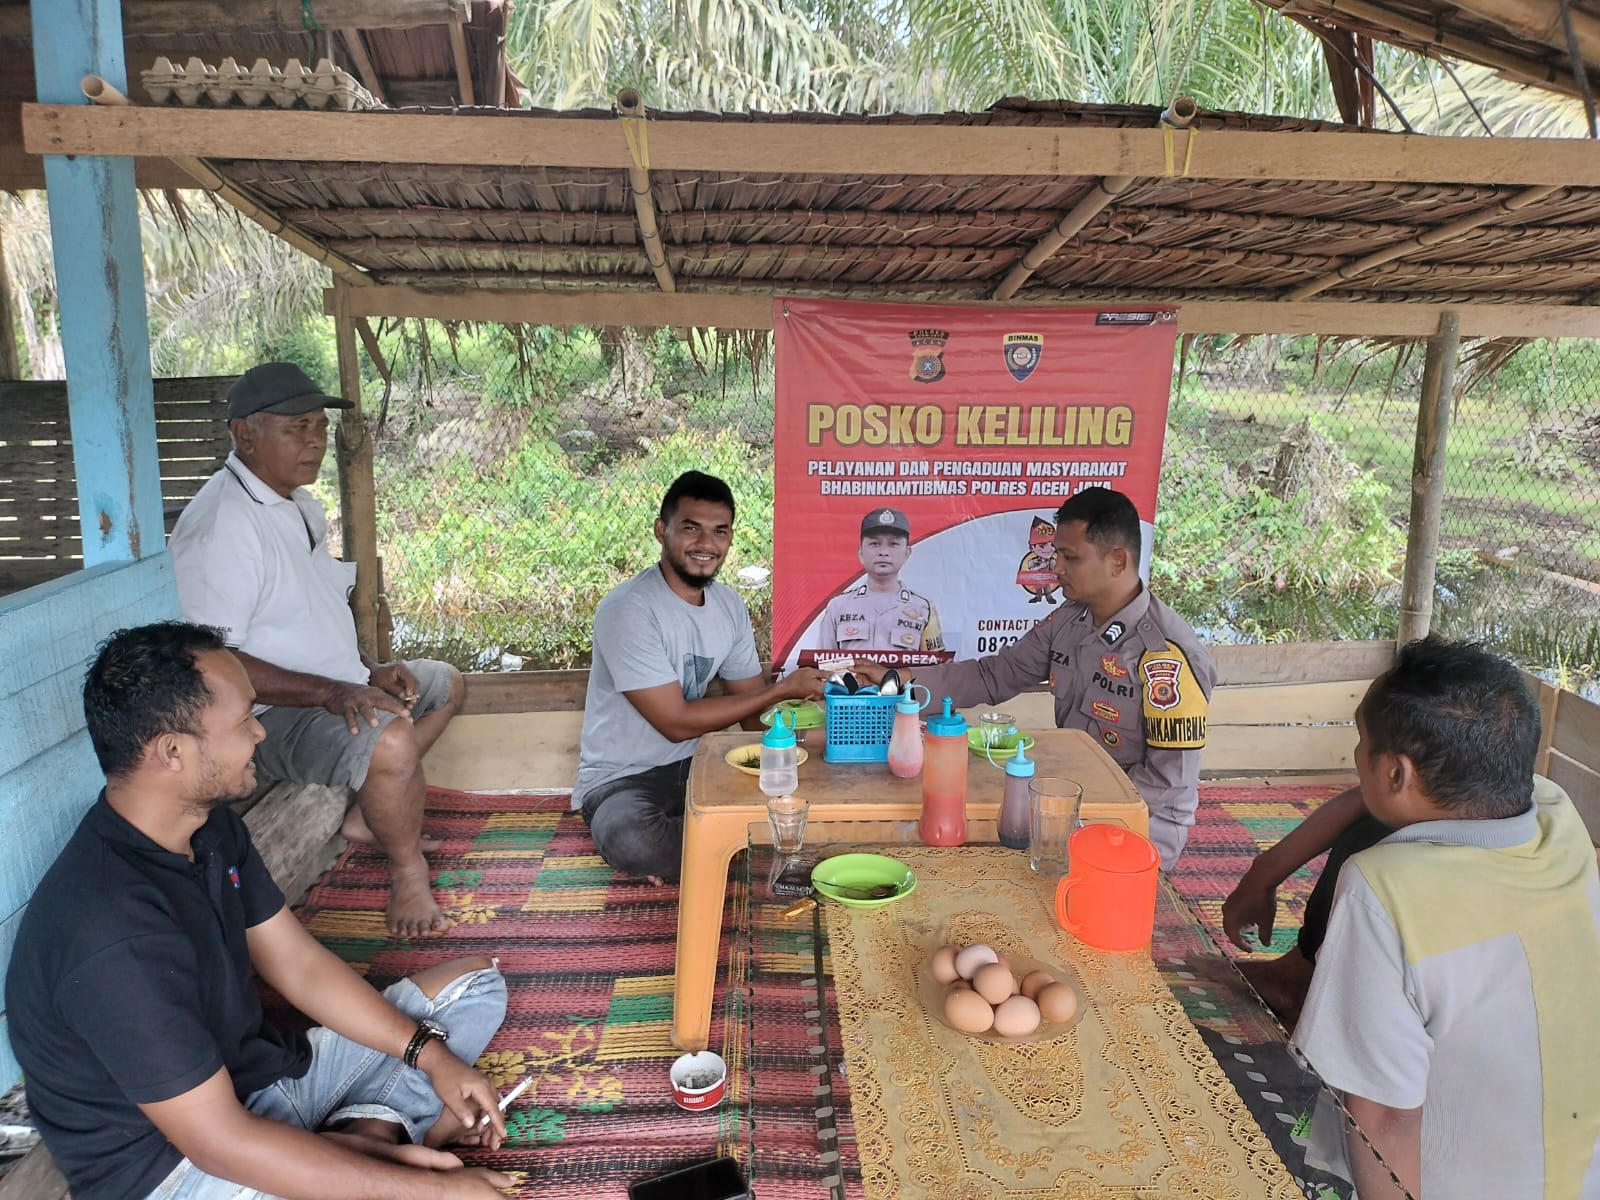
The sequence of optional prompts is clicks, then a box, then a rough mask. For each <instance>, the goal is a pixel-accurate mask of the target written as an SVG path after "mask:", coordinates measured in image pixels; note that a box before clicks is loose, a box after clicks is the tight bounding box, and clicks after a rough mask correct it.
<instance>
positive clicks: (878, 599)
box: [817, 508, 944, 651]
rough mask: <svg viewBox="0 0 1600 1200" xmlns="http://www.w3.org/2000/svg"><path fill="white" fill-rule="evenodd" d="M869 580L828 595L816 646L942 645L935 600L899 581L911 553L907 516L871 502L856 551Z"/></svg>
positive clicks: (914, 647) (895, 647)
mask: <svg viewBox="0 0 1600 1200" xmlns="http://www.w3.org/2000/svg"><path fill="white" fill-rule="evenodd" d="M857 555H858V557H859V558H860V559H861V567H862V569H863V570H864V571H866V573H867V581H866V582H865V583H863V584H861V585H860V586H859V587H853V588H850V589H848V590H847V591H845V592H842V593H841V594H839V595H837V596H835V597H834V598H833V599H832V600H830V601H828V607H827V608H825V609H824V610H823V612H822V624H821V628H820V630H819V634H820V636H819V638H818V640H817V648H818V649H820V650H856V651H864V650H943V649H944V636H943V634H942V633H941V632H940V630H939V614H938V612H937V611H936V610H935V609H934V607H933V601H932V600H929V599H928V598H927V597H926V596H919V595H917V593H916V592H913V591H911V590H910V589H909V588H903V587H901V586H900V571H901V570H902V568H904V567H905V565H906V560H907V559H909V558H910V557H911V522H910V521H909V520H907V518H906V515H905V513H903V512H901V511H900V510H899V509H898V508H875V509H873V510H872V511H871V512H869V513H868V514H867V515H866V516H865V517H863V518H861V549H860V550H859V551H857Z"/></svg>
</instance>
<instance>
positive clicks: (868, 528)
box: [861, 508, 911, 540]
mask: <svg viewBox="0 0 1600 1200" xmlns="http://www.w3.org/2000/svg"><path fill="white" fill-rule="evenodd" d="M874 533H898V534H899V535H900V536H901V537H903V538H906V539H908V540H909V539H910V537H911V521H910V519H909V518H908V517H907V516H906V515H905V513H903V512H901V511H900V510H899V509H898V508H875V509H873V510H872V511H871V512H869V513H868V514H867V515H866V516H864V517H862V518H861V536H862V537H870V536H871V535H872V534H874Z"/></svg>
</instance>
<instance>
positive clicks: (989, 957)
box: [956, 942, 1000, 979]
mask: <svg viewBox="0 0 1600 1200" xmlns="http://www.w3.org/2000/svg"><path fill="white" fill-rule="evenodd" d="M999 958H1000V956H999V955H998V954H996V953H995V952H994V950H993V949H992V948H990V947H988V946H985V945H984V944H983V943H982V942H979V943H977V944H976V945H973V946H967V947H964V948H963V949H961V950H958V951H957V952H956V974H957V975H959V976H961V978H963V979H971V978H972V977H973V976H974V975H976V974H977V973H978V968H979V967H981V966H983V965H984V964H985V963H992V962H997V961H998V960H999Z"/></svg>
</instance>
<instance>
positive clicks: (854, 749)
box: [822, 692, 900, 763]
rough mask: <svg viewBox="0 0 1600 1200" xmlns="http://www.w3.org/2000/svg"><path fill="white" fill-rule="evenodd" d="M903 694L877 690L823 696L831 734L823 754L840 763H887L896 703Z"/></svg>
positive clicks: (827, 758)
mask: <svg viewBox="0 0 1600 1200" xmlns="http://www.w3.org/2000/svg"><path fill="white" fill-rule="evenodd" d="M899 698H900V697H898V696H895V695H889V696H883V695H879V694H878V693H877V692H864V693H858V694H856V695H854V696H824V697H823V700H824V707H825V709H826V712H827V717H828V737H827V742H826V744H825V745H824V747H823V751H822V757H823V759H824V760H825V761H827V762H837V763H886V762H888V761H889V735H890V734H891V733H892V732H894V705H895V701H896V700H898V699H899Z"/></svg>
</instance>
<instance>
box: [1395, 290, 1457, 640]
mask: <svg viewBox="0 0 1600 1200" xmlns="http://www.w3.org/2000/svg"><path fill="white" fill-rule="evenodd" d="M1460 349H1461V318H1460V317H1458V316H1457V315H1456V314H1455V313H1453V312H1447V313H1444V314H1443V315H1442V316H1440V318H1439V332H1438V333H1436V334H1434V335H1433V337H1431V338H1429V339H1428V362H1427V365H1426V367H1424V369H1423V372H1422V402H1421V404H1419V405H1418V408H1417V448H1416V454H1415V456H1414V457H1413V459H1412V463H1411V529H1410V532H1409V533H1408V534H1407V535H1406V572H1405V583H1404V585H1403V586H1402V588H1401V595H1400V631H1399V635H1398V641H1399V642H1400V644H1401V645H1402V646H1403V645H1405V644H1406V643H1407V642H1410V641H1414V640H1415V639H1417V638H1420V637H1427V636H1428V627H1429V626H1430V625H1431V624H1432V622H1433V584H1434V569H1435V567H1436V566H1437V565H1438V561H1439V514H1440V511H1441V509H1442V508H1443V501H1444V470H1445V448H1446V446H1447V445H1448V443H1449V440H1450V408H1451V405H1452V403H1453V402H1454V399H1455V390H1456V356H1457V353H1458V352H1459V351H1460Z"/></svg>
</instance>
